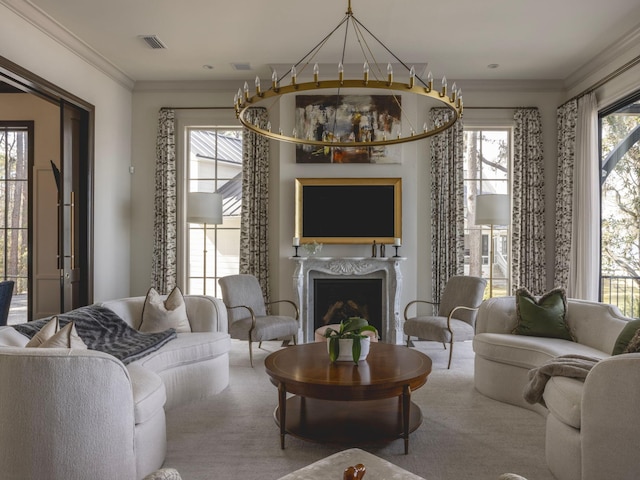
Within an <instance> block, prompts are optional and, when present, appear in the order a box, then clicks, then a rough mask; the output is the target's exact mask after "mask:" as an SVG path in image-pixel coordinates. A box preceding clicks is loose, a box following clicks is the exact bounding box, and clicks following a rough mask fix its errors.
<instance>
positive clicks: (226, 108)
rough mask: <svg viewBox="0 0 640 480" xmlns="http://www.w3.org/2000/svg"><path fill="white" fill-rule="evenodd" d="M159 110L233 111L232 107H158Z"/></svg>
mask: <svg viewBox="0 0 640 480" xmlns="http://www.w3.org/2000/svg"><path fill="white" fill-rule="evenodd" d="M160 109H161V110H233V109H234V107H160Z"/></svg>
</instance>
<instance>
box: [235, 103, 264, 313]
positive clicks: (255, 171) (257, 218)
mask: <svg viewBox="0 0 640 480" xmlns="http://www.w3.org/2000/svg"><path fill="white" fill-rule="evenodd" d="M247 118H248V120H249V121H250V122H251V123H252V124H254V125H258V126H260V127H261V128H267V122H268V115H267V110H266V109H264V108H252V109H251V110H250V111H249V112H248V115H247ZM242 135H243V136H242V218H241V226H240V273H248V274H251V275H254V276H255V277H256V278H257V279H258V281H259V282H260V286H261V287H262V292H263V293H264V296H265V301H266V302H269V298H270V285H269V257H268V237H267V231H268V229H269V216H268V207H269V141H268V140H267V139H266V138H265V137H263V136H261V135H257V134H255V133H253V132H251V131H250V130H248V129H246V128H245V129H244V131H243V134H242Z"/></svg>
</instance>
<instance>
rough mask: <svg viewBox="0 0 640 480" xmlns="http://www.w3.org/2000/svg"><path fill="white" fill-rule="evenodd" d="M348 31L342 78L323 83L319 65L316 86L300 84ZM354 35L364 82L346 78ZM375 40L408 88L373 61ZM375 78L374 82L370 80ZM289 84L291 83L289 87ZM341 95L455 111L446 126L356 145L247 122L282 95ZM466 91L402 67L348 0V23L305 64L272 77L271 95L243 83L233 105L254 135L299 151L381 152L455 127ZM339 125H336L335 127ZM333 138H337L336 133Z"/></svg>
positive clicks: (368, 139) (340, 71)
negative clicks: (372, 93)
mask: <svg viewBox="0 0 640 480" xmlns="http://www.w3.org/2000/svg"><path fill="white" fill-rule="evenodd" d="M343 26H344V30H345V32H344V43H343V49H342V60H341V61H340V62H339V63H338V69H337V72H338V77H337V79H332V80H322V79H321V78H320V68H319V66H318V63H315V64H314V65H313V81H308V82H301V83H299V82H298V75H299V74H300V73H302V72H303V71H304V70H305V69H306V68H307V67H309V65H310V64H311V62H312V61H313V58H314V57H315V56H316V55H317V54H318V52H319V51H320V50H321V48H322V47H323V46H324V45H325V44H326V43H327V41H328V40H329V38H330V37H332V36H333V35H334V34H335V33H336V32H337V31H338V30H339V29H340V28H341V27H343ZM350 26H351V28H352V29H353V31H354V32H355V37H356V40H357V42H358V45H359V47H360V50H361V52H362V54H363V57H364V63H363V68H362V77H361V78H359V79H347V78H345V73H344V66H343V60H344V58H345V51H346V46H347V38H348V33H349V27H350ZM365 33H366V34H367V35H368V38H370V39H373V40H375V42H377V44H378V45H379V46H381V47H382V48H383V49H384V51H386V52H387V53H388V54H389V55H390V56H391V57H393V59H394V60H395V61H396V62H398V63H400V65H401V66H402V67H403V68H404V69H406V71H407V72H408V81H407V82H406V83H403V82H398V81H397V80H396V79H395V78H394V74H393V68H392V65H391V62H389V63H387V66H386V75H383V74H382V71H383V69H382V68H381V67H380V65H379V63H378V62H376V60H375V58H373V54H372V50H371V48H369V45H368V44H367V37H366V35H365ZM370 76H373V77H375V78H373V79H372V78H370ZM287 78H288V83H287V84H285V83H286V82H285V81H286V79H287ZM328 89H332V90H334V91H335V90H337V95H338V96H340V93H341V92H342V91H343V90H347V89H353V90H357V92H358V93H361V91H369V90H384V91H392V92H394V93H393V97H394V99H395V101H396V102H397V104H398V106H400V100H399V99H398V96H397V94H398V93H400V94H402V93H410V94H414V95H419V96H423V97H429V98H431V99H432V100H435V101H436V103H437V105H438V106H440V107H446V108H448V109H449V110H451V115H450V116H449V117H448V120H446V121H445V122H443V123H442V124H438V125H433V126H429V125H427V124H426V123H425V124H424V126H423V128H422V130H418V129H416V128H413V127H412V128H411V129H410V134H409V135H407V136H402V135H401V134H400V133H398V134H397V135H396V136H394V137H391V136H387V135H386V134H385V133H384V132H383V133H380V134H378V135H376V136H375V137H374V136H371V137H367V136H363V137H362V139H359V140H358V141H355V140H354V139H348V140H347V139H345V138H340V137H339V136H337V135H334V134H331V135H327V136H326V137H325V136H323V138H322V139H318V138H313V137H312V136H311V135H307V136H305V135H304V134H303V135H299V134H298V132H296V130H295V129H294V130H293V132H292V133H291V135H287V134H285V133H283V131H282V129H278V131H277V132H273V131H272V128H271V125H270V123H269V124H267V125H266V126H261V125H256V124H254V123H252V122H251V121H250V120H249V119H248V118H247V112H248V110H249V108H250V107H255V106H261V105H264V104H265V102H266V101H267V100H269V99H273V100H275V99H277V98H279V97H281V96H283V95H287V94H292V93H301V92H307V91H316V90H328ZM461 93H462V92H461V90H459V89H457V88H456V84H455V83H454V84H453V85H452V87H451V89H450V90H449V89H448V88H447V79H446V77H443V78H442V83H441V87H440V88H439V89H437V88H434V86H433V75H432V73H431V72H429V74H428V76H427V79H426V81H425V80H423V79H422V78H420V77H419V76H418V75H417V74H416V71H415V68H414V67H413V66H412V67H408V66H407V65H406V64H405V63H404V62H403V61H401V60H400V59H399V58H398V57H397V56H396V55H395V54H394V53H393V52H391V50H389V48H387V46H386V45H384V44H383V43H382V42H381V41H380V40H378V38H377V37H376V36H375V35H374V34H373V33H371V31H370V30H369V29H368V28H367V27H365V26H364V25H363V24H362V23H361V22H360V21H359V20H358V19H357V18H356V17H355V16H354V14H353V11H352V9H351V0H348V8H347V12H346V13H345V17H344V18H343V19H342V20H341V21H340V23H339V24H338V25H337V26H336V27H335V28H334V29H333V30H332V31H331V32H330V33H329V34H328V35H326V36H325V37H324V38H323V39H322V40H321V41H320V42H319V43H318V44H317V45H316V46H315V47H313V49H311V51H309V53H307V54H306V55H305V56H304V57H302V59H300V60H299V61H298V62H296V63H295V64H293V66H292V67H291V69H290V70H289V71H288V72H287V73H286V74H285V75H284V76H283V77H281V78H279V77H278V73H277V72H276V71H275V70H273V73H272V75H271V85H270V87H269V88H268V89H266V90H263V89H262V87H261V81H260V77H256V79H255V90H254V92H253V93H252V92H251V91H250V89H249V84H248V83H247V82H245V83H244V87H243V88H240V89H238V93H237V94H236V95H235V97H234V100H233V103H234V108H235V111H236V116H237V118H238V120H239V121H240V123H242V125H244V126H245V127H246V128H248V129H249V130H251V131H253V132H255V133H257V134H258V135H262V136H264V137H268V138H271V139H274V140H278V141H281V142H288V143H295V144H299V145H312V146H316V147H380V146H385V145H395V144H400V143H405V142H412V141H416V140H421V139H423V138H427V137H430V136H432V135H436V134H438V133H440V132H443V131H445V130H447V129H449V128H450V127H452V126H453V125H454V124H455V123H456V122H457V121H458V119H459V118H461V117H462V112H463V102H462V95H461ZM334 124H335V122H334ZM332 133H333V132H332Z"/></svg>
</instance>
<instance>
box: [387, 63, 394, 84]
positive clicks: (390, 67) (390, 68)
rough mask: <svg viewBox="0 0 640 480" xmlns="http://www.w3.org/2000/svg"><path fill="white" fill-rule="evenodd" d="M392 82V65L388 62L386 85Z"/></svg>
mask: <svg viewBox="0 0 640 480" xmlns="http://www.w3.org/2000/svg"><path fill="white" fill-rule="evenodd" d="M392 83H393V67H392V66H391V64H390V63H387V85H391V84H392Z"/></svg>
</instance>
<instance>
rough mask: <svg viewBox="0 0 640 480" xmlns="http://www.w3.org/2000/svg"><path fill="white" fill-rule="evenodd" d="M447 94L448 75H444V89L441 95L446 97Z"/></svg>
mask: <svg viewBox="0 0 640 480" xmlns="http://www.w3.org/2000/svg"><path fill="white" fill-rule="evenodd" d="M446 95H447V77H442V91H441V92H440V96H441V97H444V96H446Z"/></svg>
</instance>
